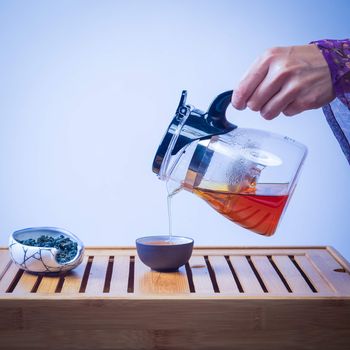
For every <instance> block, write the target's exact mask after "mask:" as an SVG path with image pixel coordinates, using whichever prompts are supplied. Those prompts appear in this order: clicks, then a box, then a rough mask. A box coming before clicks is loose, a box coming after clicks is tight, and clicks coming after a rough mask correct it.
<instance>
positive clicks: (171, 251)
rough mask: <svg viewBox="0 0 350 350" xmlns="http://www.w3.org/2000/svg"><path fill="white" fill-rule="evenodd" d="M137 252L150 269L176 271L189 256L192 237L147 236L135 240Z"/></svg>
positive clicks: (191, 247)
mask: <svg viewBox="0 0 350 350" xmlns="http://www.w3.org/2000/svg"><path fill="white" fill-rule="evenodd" d="M136 249H137V254H138V255H139V257H140V259H141V261H142V262H143V263H144V264H145V265H147V266H148V267H150V268H151V269H152V270H156V271H160V272H172V271H177V270H178V269H179V267H180V266H182V265H184V264H186V263H187V262H188V260H189V259H190V257H191V254H192V249H193V239H192V238H188V237H180V236H172V237H171V239H169V236H148V237H141V238H138V239H137V240H136Z"/></svg>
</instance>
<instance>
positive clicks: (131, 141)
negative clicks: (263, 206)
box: [0, 1, 350, 258]
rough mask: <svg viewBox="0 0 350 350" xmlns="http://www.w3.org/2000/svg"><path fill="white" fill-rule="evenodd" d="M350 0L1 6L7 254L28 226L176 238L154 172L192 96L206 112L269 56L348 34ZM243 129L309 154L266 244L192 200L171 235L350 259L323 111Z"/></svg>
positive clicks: (345, 173) (237, 115)
mask: <svg viewBox="0 0 350 350" xmlns="http://www.w3.org/2000/svg"><path fill="white" fill-rule="evenodd" d="M346 9H347V10H349V9H350V5H349V2H347V1H332V2H329V1H293V2H292V1H291V2H281V1H249V2H246V4H244V3H243V2H242V1H128V2H125V1H59V2H58V1H56V2H54V1H1V2H0V44H1V54H0V101H1V103H0V167H1V173H0V233H1V236H0V245H5V244H6V242H7V237H8V235H9V234H10V233H11V232H12V231H14V230H16V229H20V228H24V227H30V226H58V227H64V228H66V229H68V230H70V231H72V232H74V233H75V234H77V235H78V236H80V237H81V238H82V240H83V241H84V242H85V243H86V244H87V245H131V244H134V240H135V238H137V237H139V236H143V235H151V234H161V233H166V232H167V211H166V190H165V184H164V183H162V182H160V181H159V180H158V179H157V178H156V176H155V175H154V174H153V173H152V171H151V164H152V160H153V156H154V153H155V151H156V148H157V146H158V144H159V141H160V139H161V137H162V136H163V133H164V131H165V128H166V127H167V125H168V123H169V121H170V118H171V117H172V115H173V113H174V111H175V108H176V106H177V103H178V99H179V96H180V92H181V90H182V89H187V90H188V91H189V97H188V101H189V102H190V103H191V104H193V105H195V106H196V107H198V108H200V109H206V108H207V107H208V105H209V104H210V102H211V100H212V99H213V98H214V97H215V96H216V95H217V94H218V93H220V92H222V91H225V90H228V89H231V88H233V87H234V86H235V84H237V82H238V81H239V78H240V77H241V76H242V74H243V73H244V71H245V70H246V69H247V67H248V66H249V65H250V63H251V62H252V61H253V60H254V59H255V57H256V56H257V55H258V54H260V53H261V52H262V51H263V50H264V49H266V48H268V47H271V46H276V45H280V46H284V45H292V44H304V43H308V42H309V41H311V40H314V39H321V38H326V37H330V38H344V37H347V36H349V35H350V34H349V31H346V30H348V28H349V26H348V24H347V23H348V13H349V11H346ZM230 119H231V120H232V121H233V122H234V123H236V124H238V125H239V126H244V127H253V128H259V129H265V130H270V131H272V132H277V133H280V134H284V135H288V136H290V137H292V138H294V139H296V140H298V141H300V142H302V143H304V144H306V145H307V147H308V149H309V156H308V158H307V161H306V164H305V168H304V171H303V173H302V176H301V178H300V181H299V184H298V186H297V189H296V191H295V193H294V196H293V198H292V200H291V202H290V205H289V208H288V210H287V211H286V213H285V216H284V219H283V221H282V223H281V225H280V226H279V230H278V232H277V233H276V234H275V235H274V236H273V237H270V238H266V237H261V236H259V235H257V234H255V233H251V232H249V231H246V230H244V229H242V228H240V227H238V226H237V225H234V224H233V223H231V222H230V221H228V220H226V219H225V218H223V217H222V216H220V215H219V214H217V213H216V212H215V211H214V210H212V209H211V208H210V207H209V206H208V205H207V204H206V203H205V202H203V201H202V200H200V199H199V198H196V197H195V196H194V195H192V194H190V193H180V194H179V195H178V196H176V197H175V198H174V201H173V202H174V233H175V234H178V235H186V236H191V237H193V238H194V239H195V243H196V244H197V245H324V244H329V245H333V246H334V247H335V248H337V249H339V250H340V251H341V252H342V253H343V254H344V255H345V256H346V257H347V258H350V244H349V242H350V240H349V238H348V237H349V227H350V225H349V224H350V215H349V198H350V186H349V180H350V167H349V165H348V163H347V162H346V159H345V157H344V156H343V154H342V152H341V150H340V148H339V146H338V143H337V141H336V140H335V138H334V136H333V134H332V132H331V130H330V129H329V127H328V125H327V123H326V121H325V119H324V117H323V114H322V111H321V110H315V111H310V112H305V113H302V115H300V116H298V117H294V118H286V117H280V118H278V119H276V120H274V121H271V122H268V121H265V120H263V119H262V118H261V117H260V116H259V115H258V114H256V113H254V112H250V111H244V112H238V111H234V110H233V109H232V110H231V111H230Z"/></svg>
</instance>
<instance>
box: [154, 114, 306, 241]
mask: <svg viewBox="0 0 350 350" xmlns="http://www.w3.org/2000/svg"><path fill="white" fill-rule="evenodd" d="M230 125H231V127H230V128H229V129H230V130H228V131H227V132H225V133H217V134H214V135H207V136H205V137H201V138H197V139H193V140H190V142H187V143H185V144H184V145H183V144H182V145H181V146H182V148H180V149H177V150H176V152H174V149H175V145H176V144H177V140H179V136H180V135H181V133H182V135H183V133H184V128H186V116H185V117H184V120H181V122H180V123H179V124H178V126H177V127H176V128H173V133H172V136H171V142H169V144H168V145H167V149H166V151H165V153H164V157H163V158H162V162H161V166H160V168H159V172H158V176H159V177H160V178H161V179H162V180H165V181H167V182H168V188H171V189H172V190H174V191H175V190H176V191H177V190H178V189H180V188H181V189H185V190H187V191H190V192H192V193H194V194H196V195H197V196H199V197H200V198H202V199H203V200H205V201H206V202H207V203H208V204H209V205H211V206H212V207H213V208H214V209H215V210H216V211H218V212H219V213H220V214H222V215H223V216H225V217H226V218H228V219H229V220H231V221H233V222H235V223H237V224H239V225H241V226H242V227H244V228H246V229H249V230H251V231H254V232H256V233H259V234H262V235H265V236H271V235H272V234H274V233H275V231H276V228H277V226H278V223H279V221H280V219H281V217H282V215H283V213H284V211H285V209H286V207H287V205H288V202H289V199H290V197H291V195H292V193H293V190H294V188H295V185H296V183H297V179H298V175H299V173H300V170H301V167H302V164H303V162H304V159H305V157H306V153H307V150H306V147H305V146H304V145H302V144H301V143H299V142H296V141H294V140H292V139H290V138H288V137H284V136H280V135H277V134H273V133H270V132H266V131H261V130H255V129H247V128H237V127H236V126H234V127H232V124H230ZM168 131H169V129H168ZM192 131H193V130H192ZM185 132H188V130H187V131H186V130H185ZM163 141H164V139H163ZM157 154H158V153H157ZM156 157H157V155H156ZM155 159H156V158H155Z"/></svg>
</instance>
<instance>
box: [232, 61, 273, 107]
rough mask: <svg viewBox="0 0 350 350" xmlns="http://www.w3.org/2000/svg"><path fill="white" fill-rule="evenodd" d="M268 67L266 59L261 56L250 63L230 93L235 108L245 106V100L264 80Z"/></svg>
mask: <svg viewBox="0 0 350 350" xmlns="http://www.w3.org/2000/svg"><path fill="white" fill-rule="evenodd" d="M268 68H269V62H268V60H266V59H261V58H259V59H258V60H257V61H256V62H255V63H254V64H253V65H252V67H251V68H250V69H249V70H248V72H247V73H246V74H245V76H244V77H243V79H242V80H241V82H240V83H239V84H238V88H237V89H235V92H234V93H233V95H232V101H231V102H232V105H233V107H235V108H237V109H244V108H246V106H247V100H248V99H249V97H250V96H251V95H252V94H253V92H254V91H255V89H256V88H257V86H258V85H259V84H260V83H261V82H262V81H263V80H264V78H265V76H266V74H267V72H268Z"/></svg>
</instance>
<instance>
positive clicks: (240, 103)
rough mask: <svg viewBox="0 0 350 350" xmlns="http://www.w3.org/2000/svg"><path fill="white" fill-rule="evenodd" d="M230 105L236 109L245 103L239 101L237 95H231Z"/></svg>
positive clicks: (243, 107) (242, 106) (244, 106)
mask: <svg viewBox="0 0 350 350" xmlns="http://www.w3.org/2000/svg"><path fill="white" fill-rule="evenodd" d="M232 105H233V107H235V108H236V109H238V110H242V109H245V108H246V105H245V104H244V103H242V102H241V101H240V98H239V97H237V96H235V95H234V96H233V98H232Z"/></svg>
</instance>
